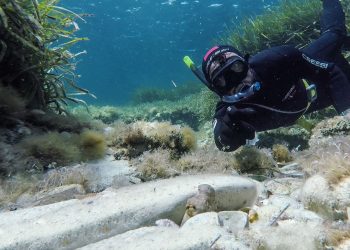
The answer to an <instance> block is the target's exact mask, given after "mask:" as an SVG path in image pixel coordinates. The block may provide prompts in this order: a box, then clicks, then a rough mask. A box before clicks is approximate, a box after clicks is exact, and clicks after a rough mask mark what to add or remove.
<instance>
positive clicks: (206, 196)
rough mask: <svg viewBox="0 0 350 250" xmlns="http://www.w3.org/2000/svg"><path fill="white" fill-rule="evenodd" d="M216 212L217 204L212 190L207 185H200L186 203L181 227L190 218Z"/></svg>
mask: <svg viewBox="0 0 350 250" xmlns="http://www.w3.org/2000/svg"><path fill="white" fill-rule="evenodd" d="M216 210H217V204H216V201H215V190H214V188H213V187H212V186H210V185H208V184H201V185H199V186H198V193H197V194H195V195H194V196H192V197H191V198H189V199H188V200H187V202H186V211H185V214H184V217H183V218H182V222H181V225H183V224H184V223H185V222H186V221H187V220H189V219H190V218H191V217H194V216H196V215H198V214H201V213H206V212H211V211H216Z"/></svg>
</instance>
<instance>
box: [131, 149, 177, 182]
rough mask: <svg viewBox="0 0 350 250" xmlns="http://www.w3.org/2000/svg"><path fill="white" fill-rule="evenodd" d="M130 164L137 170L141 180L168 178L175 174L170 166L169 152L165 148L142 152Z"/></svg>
mask: <svg viewBox="0 0 350 250" xmlns="http://www.w3.org/2000/svg"><path fill="white" fill-rule="evenodd" d="M132 165H133V166H134V167H136V169H137V171H138V172H139V176H138V177H139V178H140V179H141V180H143V181H151V180H155V179H164V178H170V177H173V176H175V175H177V171H176V170H175V168H173V166H172V161H171V156H170V152H169V151H167V150H162V149H160V150H156V151H154V152H144V153H143V154H142V156H140V158H138V159H135V160H133V161H132Z"/></svg>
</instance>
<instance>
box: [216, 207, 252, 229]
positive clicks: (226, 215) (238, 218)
mask: <svg viewBox="0 0 350 250" xmlns="http://www.w3.org/2000/svg"><path fill="white" fill-rule="evenodd" d="M218 217H219V224H220V226H222V227H223V228H224V229H225V230H226V231H227V232H228V233H233V234H237V233H238V232H239V231H241V230H243V229H245V228H248V226H249V220H248V214H247V213H244V212H241V211H222V212H219V213H218Z"/></svg>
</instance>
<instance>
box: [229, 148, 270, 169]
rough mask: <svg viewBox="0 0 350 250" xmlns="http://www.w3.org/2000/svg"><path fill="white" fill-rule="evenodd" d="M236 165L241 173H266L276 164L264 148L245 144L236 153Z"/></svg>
mask: <svg viewBox="0 0 350 250" xmlns="http://www.w3.org/2000/svg"><path fill="white" fill-rule="evenodd" d="M234 156H235V164H234V167H235V169H237V170H238V171H239V172H240V173H254V174H262V175H264V174H265V173H267V172H270V170H271V169H272V168H273V167H274V166H275V164H274V161H273V159H272V158H271V157H270V156H269V155H268V154H266V153H265V152H263V151H262V150H260V149H258V148H256V147H251V146H243V147H241V148H239V149H238V150H237V151H236V152H235V154H234Z"/></svg>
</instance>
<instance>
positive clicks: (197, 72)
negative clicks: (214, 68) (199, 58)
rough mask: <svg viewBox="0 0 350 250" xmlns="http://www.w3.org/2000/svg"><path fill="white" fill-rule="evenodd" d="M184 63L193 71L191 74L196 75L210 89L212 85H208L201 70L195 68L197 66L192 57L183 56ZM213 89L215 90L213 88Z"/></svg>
mask: <svg viewBox="0 0 350 250" xmlns="http://www.w3.org/2000/svg"><path fill="white" fill-rule="evenodd" d="M183 61H184V63H185V64H186V66H187V67H188V68H189V69H190V70H191V71H192V72H193V74H195V75H196V76H197V78H198V79H199V80H200V81H201V82H202V83H204V84H205V85H206V86H207V87H208V88H209V89H212V87H211V86H210V84H209V83H208V82H207V80H206V79H205V77H204V75H203V73H202V71H201V70H199V69H198V68H197V66H196V65H195V64H194V62H193V61H192V59H191V58H190V57H189V56H185V57H184V58H183ZM213 91H215V90H213Z"/></svg>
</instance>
